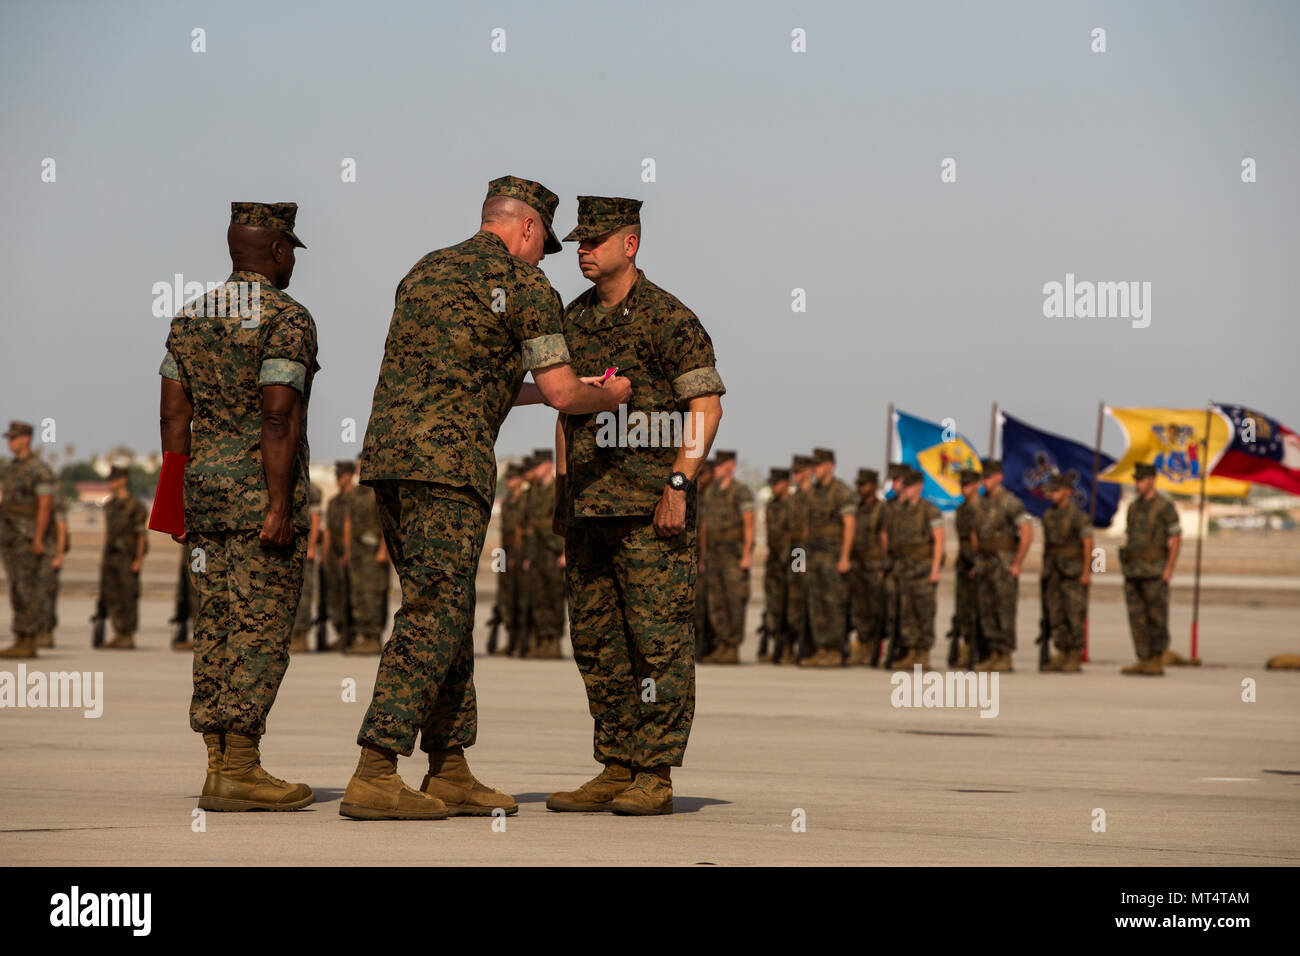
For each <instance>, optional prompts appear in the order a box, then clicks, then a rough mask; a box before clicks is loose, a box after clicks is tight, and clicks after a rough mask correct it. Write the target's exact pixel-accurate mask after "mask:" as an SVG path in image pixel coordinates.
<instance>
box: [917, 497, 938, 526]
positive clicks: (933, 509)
mask: <svg viewBox="0 0 1300 956" xmlns="http://www.w3.org/2000/svg"><path fill="white" fill-rule="evenodd" d="M922 500H923V501H924V499H922ZM925 504H926V509H925V513H926V515H927V516H928V517H929V521H928V522H927V523H928V524H929V526H930V530H931V531H933V530H934V529H935V528H942V527H943V512H942V511H940V510H939V508H938V506H936V505H935V504H934V503H933V502H930V501H926V502H925Z"/></svg>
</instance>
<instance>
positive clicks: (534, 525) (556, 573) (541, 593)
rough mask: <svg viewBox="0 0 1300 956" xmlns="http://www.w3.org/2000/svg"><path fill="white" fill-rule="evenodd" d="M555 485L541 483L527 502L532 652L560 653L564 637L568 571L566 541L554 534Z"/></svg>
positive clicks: (526, 553)
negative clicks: (563, 565)
mask: <svg viewBox="0 0 1300 956" xmlns="http://www.w3.org/2000/svg"><path fill="white" fill-rule="evenodd" d="M554 517H555V482H554V481H539V482H538V483H537V484H535V485H532V486H530V487H529V489H528V494H527V496H526V497H525V499H524V521H523V524H522V526H521V527H522V529H523V540H524V557H525V559H526V560H527V561H528V571H527V573H526V575H525V578H526V584H525V587H527V588H528V607H529V610H530V616H531V618H532V624H533V629H532V632H531V634H530V635H529V640H528V650H529V652H530V653H532V652H534V651H538V650H541V651H545V650H547V649H554V650H556V651H558V650H559V644H558V642H559V640H560V637H561V635H563V634H564V569H563V568H561V567H560V563H559V562H560V555H561V554H563V553H564V539H563V538H562V537H560V536H559V535H558V534H556V533H555V531H554V521H553V518H554Z"/></svg>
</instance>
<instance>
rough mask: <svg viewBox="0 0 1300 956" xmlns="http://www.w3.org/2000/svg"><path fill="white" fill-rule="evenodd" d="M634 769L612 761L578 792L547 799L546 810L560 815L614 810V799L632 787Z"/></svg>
mask: <svg viewBox="0 0 1300 956" xmlns="http://www.w3.org/2000/svg"><path fill="white" fill-rule="evenodd" d="M633 780H634V778H633V775H632V768H631V767H630V766H628V765H627V764H622V763H618V762H617V761H610V762H609V763H607V764H605V769H604V770H602V771H601V772H600V773H599V774H598V775H597V776H595V777H593V778H592V779H590V780H588V781H587V782H586V783H584V784H583V785H582V786H581V787H579V788H578V789H577V790H564V791H560V792H559V793H553V794H551V795H550V796H549V797H547V799H546V809H547V810H555V811H557V812H559V813H600V812H602V811H605V810H610V809H613V802H614V798H615V797H617V796H618V795H619V794H620V793H622V792H623V791H624V790H626V789H627V788H628V787H630V786H632V783H633Z"/></svg>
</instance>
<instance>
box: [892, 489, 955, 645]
mask: <svg viewBox="0 0 1300 956" xmlns="http://www.w3.org/2000/svg"><path fill="white" fill-rule="evenodd" d="M924 481H925V477H924V476H923V475H922V474H921V472H919V471H916V470H911V469H909V470H908V472H907V473H906V474H905V475H904V476H903V480H902V485H903V491H902V495H901V496H900V500H899V503H898V504H897V505H896V506H895V507H894V509H893V510H892V511H891V512H890V513H889V524H888V526H887V527H886V529H885V538H886V541H887V542H888V545H889V559H890V564H891V566H892V567H893V569H894V577H895V579H896V580H897V581H898V645H899V647H900V648H902V649H903V656H902V657H901V658H899V657H898V655H897V653H896V654H895V655H894V657H895V659H894V661H893V662H892V664H891V666H892V667H893V668H895V669H900V670H901V669H907V668H910V667H912V666H914V665H916V664H920V665H921V666H922V667H929V666H930V649H931V648H932V647H934V613H935V593H936V590H937V588H938V586H939V569H940V567H941V566H942V564H943V515H942V514H941V513H940V511H939V509H938V508H937V507H935V505H934V504H933V503H932V502H929V501H926V500H925V499H923V498H922V497H921V487H922V484H923V482H924Z"/></svg>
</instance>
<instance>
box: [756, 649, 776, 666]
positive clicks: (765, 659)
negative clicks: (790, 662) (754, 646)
mask: <svg viewBox="0 0 1300 956" xmlns="http://www.w3.org/2000/svg"><path fill="white" fill-rule="evenodd" d="M757 660H758V662H759V663H760V664H772V663H774V662H775V661H776V657H775V656H774V655H773V654H772V652H771V651H768V652H767V653H766V654H759V655H758V658H757Z"/></svg>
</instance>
